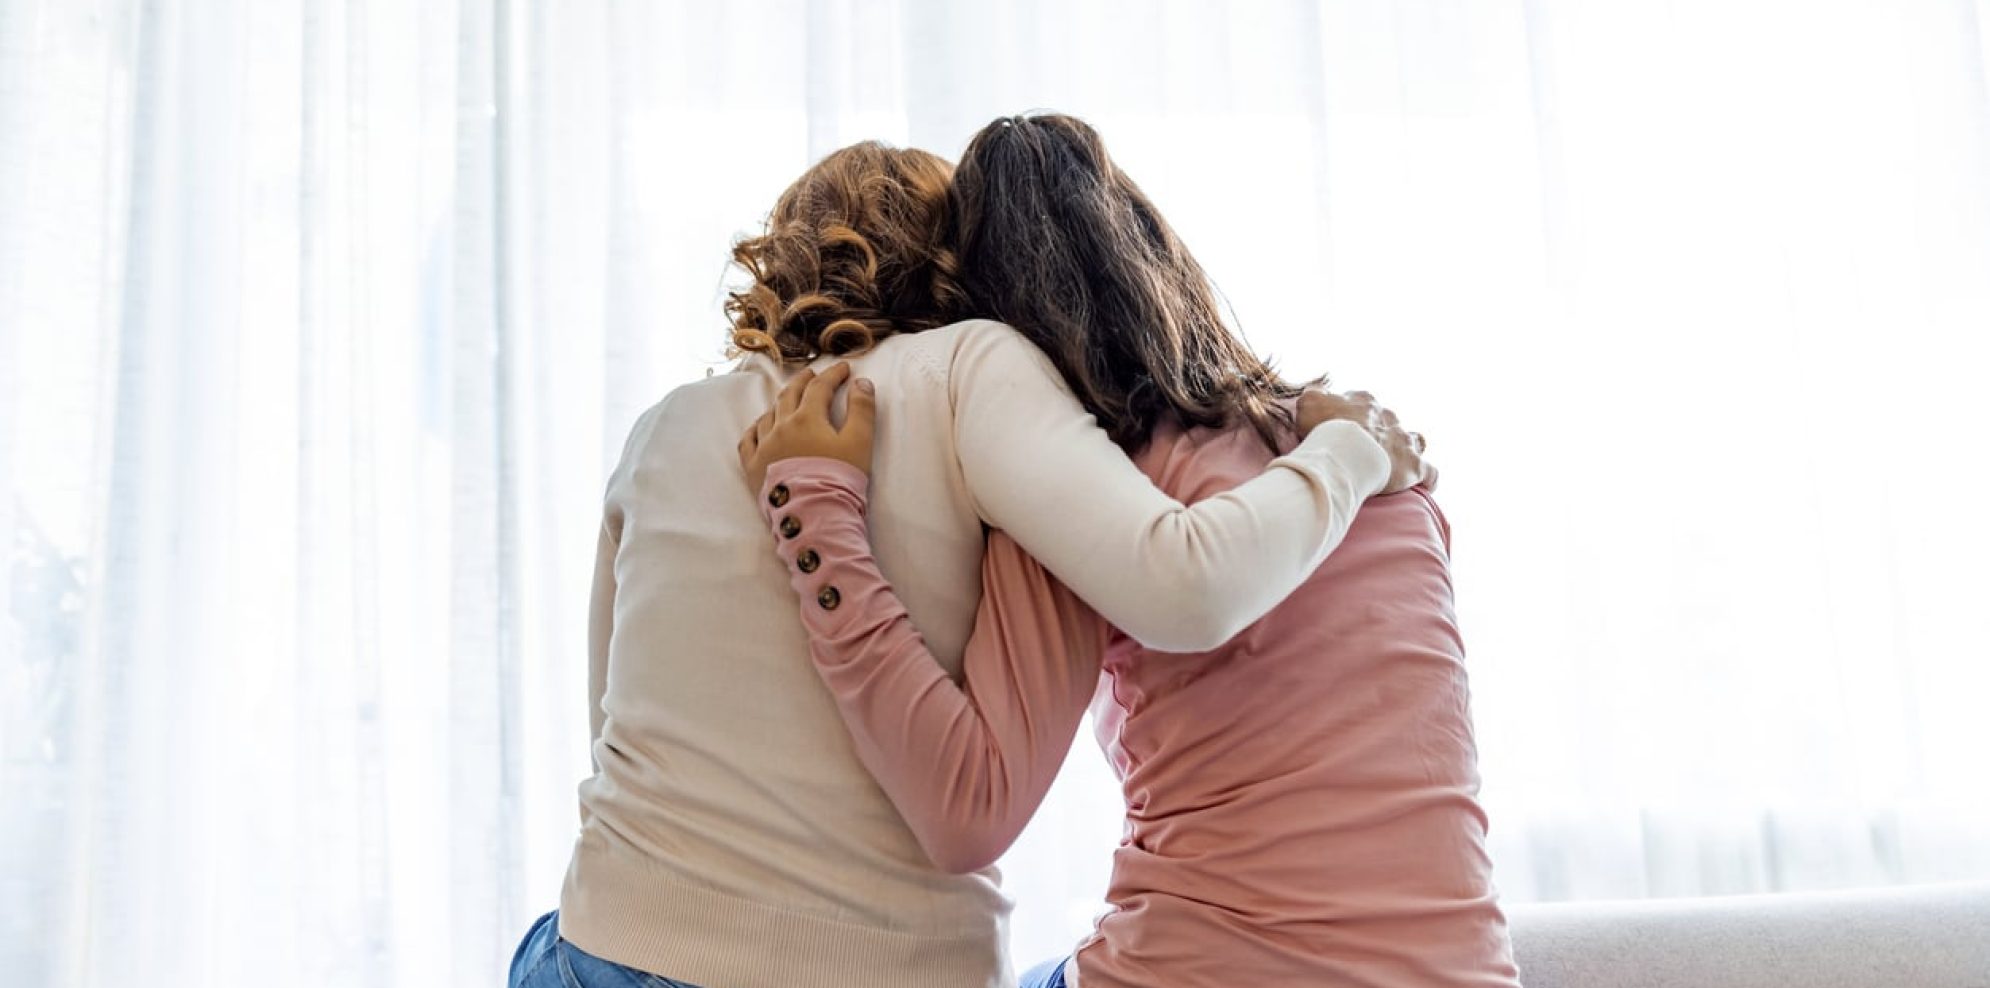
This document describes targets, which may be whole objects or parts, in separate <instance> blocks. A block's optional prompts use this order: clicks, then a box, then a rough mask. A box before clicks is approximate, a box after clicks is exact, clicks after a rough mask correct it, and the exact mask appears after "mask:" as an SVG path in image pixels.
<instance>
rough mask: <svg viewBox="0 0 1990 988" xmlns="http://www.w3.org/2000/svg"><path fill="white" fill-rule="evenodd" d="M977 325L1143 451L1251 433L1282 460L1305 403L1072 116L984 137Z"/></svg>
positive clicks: (967, 201) (975, 194)
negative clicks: (980, 320)
mask: <svg viewBox="0 0 1990 988" xmlns="http://www.w3.org/2000/svg"><path fill="white" fill-rule="evenodd" d="M953 201H954V207H953V212H954V217H953V220H954V222H955V223H956V224H957V226H956V228H955V243H956V245H957V250H958V252H959V255H960V264H961V270H962V271H963V272H964V274H963V276H962V283H963V286H964V287H965V288H966V289H967V295H968V304H969V309H970V313H971V314H973V315H977V316H986V317H988V318H991V319H998V320H1000V321H1002V322H1006V323H1008V324H1009V325H1011V326H1014V327H1015V328H1016V329H1017V330H1018V331H1020V332H1021V333H1022V334H1023V335H1024V336H1027V337H1028V338H1029V339H1030V340H1031V342H1034V343H1035V344H1036V345H1037V346H1038V347H1040V348H1041V349H1042V350H1043V352H1044V353H1046V354H1048V355H1049V357H1050V359H1051V362H1052V363H1053V364H1055V365H1056V366H1057V369H1058V371H1059V372H1061V373H1062V374H1063V375H1064V379H1065V381H1067V382H1068V383H1069V384H1070V386H1071V389H1072V391H1074V392H1076V394H1077V396H1078V400H1079V401H1080V402H1082V403H1083V404H1084V406H1085V408H1086V409H1087V410H1088V411H1090V412H1091V413H1092V415H1093V416H1094V417H1096V418H1097V419H1098V421H1099V424H1100V425H1101V426H1102V427H1104V428H1105V430H1106V432H1107V433H1108V434H1109V435H1111V436H1112V438H1113V441H1114V442H1117V443H1119V444H1120V446H1122V447H1124V448H1126V449H1128V450H1137V449H1139V448H1140V447H1142V446H1144V445H1146V443H1147V441H1148V440H1149V439H1150V438H1151V437H1152V436H1153V434H1154V429H1155V427H1156V426H1157V425H1159V424H1160V423H1162V422H1164V421H1173V422H1175V423H1177V424H1179V425H1180V426H1181V427H1183V428H1185V429H1186V428H1192V427H1196V426H1211V427H1223V426H1228V425H1231V424H1233V423H1236V422H1238V421H1243V422H1248V423H1249V424H1250V425H1251V427H1252V428H1253V429H1255V430H1256V431H1257V433H1258V435H1259V436H1260V437H1262V438H1263V439H1264V441H1265V443H1266V445H1268V446H1270V447H1272V448H1273V449H1274V450H1276V449H1277V448H1278V445H1279V440H1280V438H1281V437H1282V436H1284V435H1289V434H1290V429H1291V426H1292V416H1291V411H1290V409H1289V406H1288V405H1287V404H1286V403H1285V402H1283V401H1282V399H1286V398H1291V397H1293V396H1295V395H1297V394H1298V393H1299V389H1298V388H1297V387H1295V386H1294V385H1291V384H1288V383H1286V381H1285V380H1284V379H1282V378H1280V377H1279V376H1278V374H1277V373H1276V372H1275V371H1274V370H1273V369H1272V367H1271V365H1270V364H1269V363H1267V362H1266V361H1264V360H1263V359H1261V358H1259V357H1258V355H1257V354H1255V353H1253V352H1252V351H1251V350H1250V348H1249V347H1247V346H1245V345H1244V343H1243V341H1242V340H1240V339H1238V338H1237V336H1235V335H1234V334H1233V333H1232V332H1231V331H1230V329H1229V327H1228V326H1226V325H1225V324H1224V321H1223V317H1222V314H1221V311H1220V310H1221V307H1220V306H1219V305H1218V303H1217V297H1216V292H1215V289H1214V288H1212V287H1211V286H1210V283H1209V278H1208V276H1206V275H1205V274H1204V273H1203V270H1202V266H1201V265H1200V264H1197V263H1196V260H1195V258H1194V257H1193V256H1191V255H1190V254H1189V252H1188V248H1187V247H1185V246H1183V245H1182V242H1181V238H1179V237H1177V236H1175V231H1174V230H1173V229H1172V228H1170V227H1169V226H1168V223H1167V221H1166V220H1164V219H1162V218H1161V213H1160V211H1159V210H1157V209H1155V208H1154V204H1153V202H1152V201H1150V200H1149V199H1148V198H1147V196H1146V195H1145V194H1144V193H1142V192H1141V191H1140V187H1139V186H1137V185H1135V184H1134V183H1133V180H1132V179H1131V178H1128V177H1127V176H1126V173H1125V172H1122V171H1120V170H1119V168H1118V166H1116V165H1114V164H1113V161H1112V158H1111V157H1110V156H1109V155H1107V154H1106V148H1105V143H1104V142H1103V141H1101V140H1100V139H1099V135H1098V132H1097V131H1095V130H1093V129H1092V128H1091V127H1090V126H1089V125H1087V124H1086V123H1085V122H1084V121H1082V120H1079V119H1077V118H1075V117H1069V116H1064V115H1061V114H1037V115H1030V116H1019V117H1004V118H1002V119H999V120H996V121H995V122H994V123H991V124H989V125H988V126H986V127H984V128H982V129H981V132H980V133H978V134H976V135H975V136H974V140H973V141H972V142H970V143H969V144H968V146H967V151H966V152H965V153H964V154H962V155H961V159H960V163H959V164H958V165H957V166H956V167H955V169H954V179H953Z"/></svg>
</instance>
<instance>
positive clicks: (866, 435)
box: [843, 365, 878, 443]
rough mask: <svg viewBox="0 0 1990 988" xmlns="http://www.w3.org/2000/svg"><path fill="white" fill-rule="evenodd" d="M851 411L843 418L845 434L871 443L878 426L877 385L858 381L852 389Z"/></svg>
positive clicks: (858, 440) (859, 440) (862, 441)
mask: <svg viewBox="0 0 1990 988" xmlns="http://www.w3.org/2000/svg"><path fill="white" fill-rule="evenodd" d="M845 366H847V365H845ZM846 376H847V375H846ZM849 411H850V414H849V415H848V416H846V417H845V418H844V420H843V434H844V435H846V436H849V437H850V438H852V439H854V440H856V441H857V442H861V443H869V442H870V441H871V433H872V430H874V429H875V428H876V427H877V420H878V393H877V387H876V386H875V385H873V384H871V382H869V381H858V382H857V383H856V385H855V386H854V387H852V388H851V389H850V409H849Z"/></svg>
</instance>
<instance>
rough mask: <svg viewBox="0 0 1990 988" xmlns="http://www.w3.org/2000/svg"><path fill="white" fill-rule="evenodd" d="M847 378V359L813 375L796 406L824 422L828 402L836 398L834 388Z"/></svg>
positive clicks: (827, 417)
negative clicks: (799, 402)
mask: <svg viewBox="0 0 1990 988" xmlns="http://www.w3.org/2000/svg"><path fill="white" fill-rule="evenodd" d="M849 379H850V363H849V361H844V362H842V363H839V364H837V365H835V366H834V367H831V368H829V369H828V370H825V371H823V372H822V373H820V374H817V375H815V380H813V381H810V382H809V383H808V387H807V388H806V389H805V390H804V391H803V392H802V397H801V404H800V405H799V406H798V408H799V409H800V410H801V411H802V412H805V413H807V414H809V415H813V416H816V417H817V418H820V419H822V420H823V421H825V422H826V421H828V420H829V403H830V402H832V401H834V400H836V389H838V388H840V387H842V386H843V382H845V381H848V380H849Z"/></svg>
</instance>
